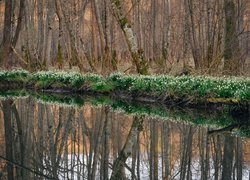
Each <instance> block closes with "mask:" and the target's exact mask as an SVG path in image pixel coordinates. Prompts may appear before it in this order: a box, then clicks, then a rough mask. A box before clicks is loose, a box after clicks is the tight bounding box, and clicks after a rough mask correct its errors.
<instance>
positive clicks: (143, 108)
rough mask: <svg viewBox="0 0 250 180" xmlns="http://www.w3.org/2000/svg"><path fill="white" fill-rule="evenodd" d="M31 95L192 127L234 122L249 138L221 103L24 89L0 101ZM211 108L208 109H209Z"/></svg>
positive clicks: (246, 129)
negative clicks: (177, 104) (182, 104)
mask: <svg viewBox="0 0 250 180" xmlns="http://www.w3.org/2000/svg"><path fill="white" fill-rule="evenodd" d="M18 97H19V98H20V97H22V98H23V97H25V98H27V97H32V98H34V99H36V100H37V102H40V103H46V104H56V105H59V106H70V107H76V108H80V107H82V106H84V105H86V104H91V105H93V106H98V107H99V106H109V107H110V108H111V109H113V110H114V111H116V112H124V113H126V114H128V115H133V116H144V117H150V118H156V119H162V120H168V121H173V122H179V123H187V124H192V125H194V126H209V127H210V128H216V129H217V128H225V127H228V126H231V125H233V124H239V127H240V128H235V129H234V133H235V134H237V135H240V136H244V137H246V136H247V137H249V136H250V130H249V126H248V125H247V124H243V125H241V124H240V123H239V122H238V120H236V119H234V118H233V117H232V116H230V113H229V111H230V108H232V106H223V109H220V110H215V109H211V110H209V109H206V110H195V109H179V108H168V107H166V106H164V105H162V104H153V105H152V104H147V103H135V102H133V103H131V102H126V101H123V100H116V99H111V98H110V97H107V96H95V97H93V96H85V95H79V94H74V95H63V94H58V93H56V94H53V93H34V92H25V91H0V100H1V99H6V98H12V99H13V98H15V99H16V98H18ZM210 111H211V112H210ZM237 127H238V126H237Z"/></svg>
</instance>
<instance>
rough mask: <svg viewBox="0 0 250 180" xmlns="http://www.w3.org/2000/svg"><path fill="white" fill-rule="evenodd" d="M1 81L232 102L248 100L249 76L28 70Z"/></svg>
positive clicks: (6, 74)
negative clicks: (107, 74)
mask: <svg viewBox="0 0 250 180" xmlns="http://www.w3.org/2000/svg"><path fill="white" fill-rule="evenodd" d="M0 82H18V83H23V84H25V85H26V87H27V86H29V87H30V86H31V87H34V88H36V89H38V90H39V89H50V88H52V89H60V88H62V89H64V88H67V89H71V90H77V91H84V90H90V91H92V92H101V93H110V92H117V91H123V92H126V93H127V94H129V95H149V96H158V97H174V98H179V99H191V100H208V99H211V98H213V101H216V99H220V98H221V99H230V100H232V101H233V102H236V103H238V102H240V101H250V79H249V78H243V77H207V76H179V77H173V76H168V75H161V76H142V75H125V74H120V73H115V74H111V75H110V76H108V77H103V76H100V75H96V74H84V75H83V74H80V73H76V72H62V71H41V72H37V73H32V74H29V73H28V72H27V71H22V70H16V71H10V72H7V71H3V72H0Z"/></svg>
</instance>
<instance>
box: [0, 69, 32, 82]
mask: <svg viewBox="0 0 250 180" xmlns="http://www.w3.org/2000/svg"><path fill="white" fill-rule="evenodd" d="M29 76H30V74H29V72H28V71H24V70H15V71H0V82H1V83H3V82H5V83H9V82H10V83H19V84H24V83H27V81H28V80H29V79H30V77H29Z"/></svg>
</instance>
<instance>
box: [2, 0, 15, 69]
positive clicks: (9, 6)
mask: <svg viewBox="0 0 250 180" xmlns="http://www.w3.org/2000/svg"><path fill="white" fill-rule="evenodd" d="M12 15H13V0H5V12H4V28H3V40H2V43H1V45H0V65H1V66H3V67H5V68H10V67H11V66H12V63H11V62H10V55H11V36H12Z"/></svg>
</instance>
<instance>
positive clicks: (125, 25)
mask: <svg viewBox="0 0 250 180" xmlns="http://www.w3.org/2000/svg"><path fill="white" fill-rule="evenodd" d="M121 3H122V1H121V0H111V6H112V11H113V14H114V16H115V17H116V19H117V21H118V23H119V25H120V27H121V29H122V32H123V34H124V36H125V39H126V43H127V45H128V48H129V52H130V54H131V56H132V59H133V62H134V63H135V65H136V70H137V72H138V73H139V74H144V75H146V74H149V68H148V64H147V62H146V60H145V58H144V56H143V50H142V49H139V48H138V43H137V39H136V36H135V34H134V32H133V30H132V27H131V24H130V23H129V20H128V19H127V18H126V15H125V14H123V13H122V6H121Z"/></svg>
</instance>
